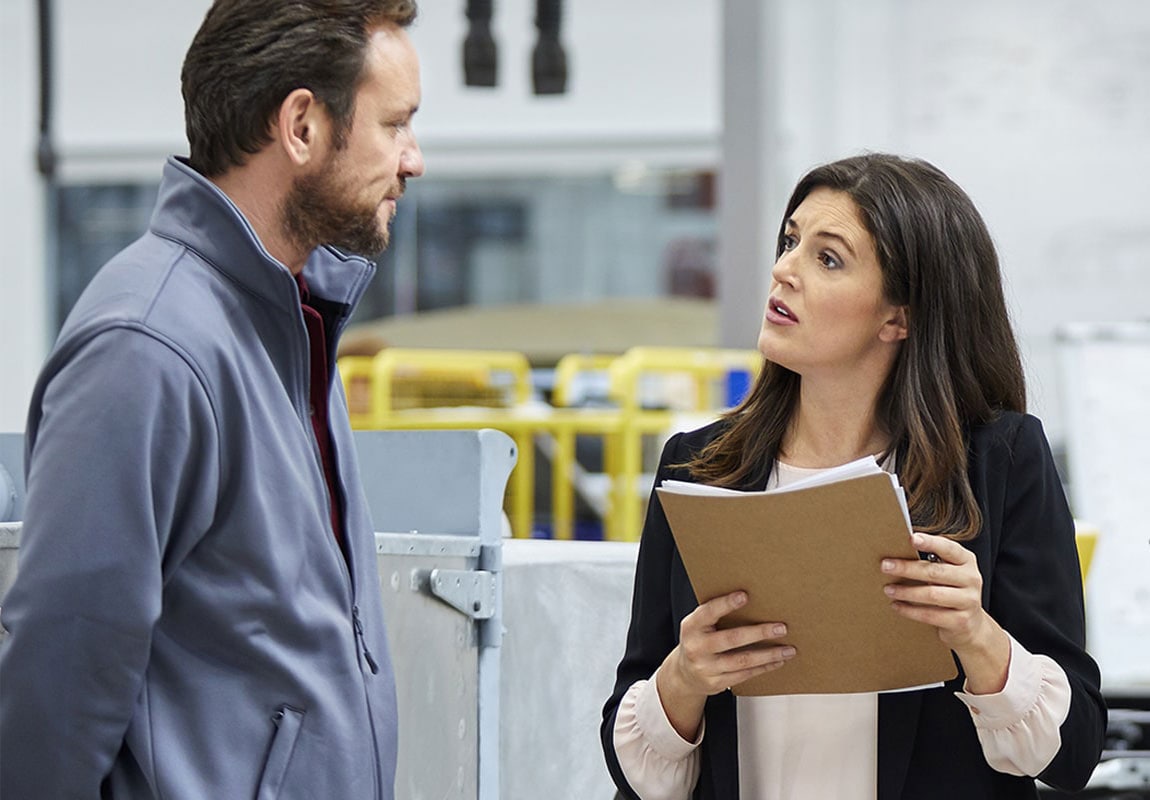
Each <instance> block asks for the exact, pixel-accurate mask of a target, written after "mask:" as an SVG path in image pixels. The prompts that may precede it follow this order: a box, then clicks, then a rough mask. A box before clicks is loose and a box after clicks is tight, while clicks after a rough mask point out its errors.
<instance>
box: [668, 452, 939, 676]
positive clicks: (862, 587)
mask: <svg viewBox="0 0 1150 800" xmlns="http://www.w3.org/2000/svg"><path fill="white" fill-rule="evenodd" d="M658 493H659V500H660V501H661V503H662V505H663V510H664V511H665V512H666V514H667V521H668V522H669V523H670V525H671V532H672V534H673V535H674V537H675V543H676V544H677V545H678V548H679V553H680V555H681V556H682V558H683V564H684V566H685V567H686V569H687V575H688V577H689V578H690V579H691V586H692V587H693V588H694V590H695V596H696V597H697V598H698V600H699V602H701V603H702V602H706V601H707V600H710V599H712V598H714V597H718V596H719V595H723V594H727V593H729V592H733V591H736V590H738V589H743V590H745V591H746V592H747V596H748V602H747V604H746V605H745V606H743V607H742V608H740V609H737V610H736V611H734V612H732V613H730V614H728V615H727V616H726V617H724V618H723V619H722V621H721V622H720V627H722V628H731V627H735V626H737V625H746V624H751V623H760V622H784V623H786V625H787V635H786V636H785V637H784V638H783V639H782V640H776V641H779V642H781V643H786V644H790V645H793V646H794V647H795V649H796V650H797V654H796V656H795V657H794V658H793V659H791V661H790V662H788V663H787V664H786V665H785V666H783V667H782V668H780V669H777V670H774V671H771V672H768V673H766V674H764V675H759V676H758V677H755V678H751V679H750V680H748V681H744V682H743V683H741V684H739V685H738V686H735V687H732V688H733V691H734V693H735V694H736V695H741V696H756V695H779V694H833V693H846V692H876V691H887V690H896V689H905V688H911V687H917V686H923V685H927V684H934V683H938V682H940V681H944V680H949V679H951V678H953V677H955V676H956V675H957V674H958V669H957V667H956V666H955V661H954V657H953V656H952V655H951V653H950V650H949V649H948V648H947V647H946V645H944V644H943V643H942V642H941V641H940V640H939V638H938V634H937V632H936V630H935V628H933V627H931V626H929V625H925V624H923V623H920V622H914V621H912V620H908V619H904V618H903V617H900V616H899V615H898V614H896V613H895V612H894V610H893V609H892V608H891V607H890V599H889V598H888V597H887V596H886V594H885V593H884V592H883V586H885V585H886V584H888V583H890V582H891V579H890V578H889V577H888V576H886V575H885V574H884V573H883V572H882V571H881V569H880V563H881V561H882V559H883V558H884V557H892V558H907V559H912V558H918V553H917V552H916V551H915V550H914V547H913V546H912V545H911V542H910V536H909V535H908V532H907V526H906V521H905V518H904V517H903V512H902V509H901V508H900V506H899V501H898V498H897V496H896V494H895V488H894V486H893V485H892V484H891V481H890V478H889V476H888V475H867V476H864V477H859V478H852V479H849V480H844V481H839V482H837V483H831V484H826V485H823V486H815V487H811V488H807V489H797V490H795V491H790V492H786V491H784V492H769V493H764V492H756V493H746V494H736V493H731V494H724V495H687V494H677V493H674V492H672V491H668V490H666V489H663V488H659V489H658Z"/></svg>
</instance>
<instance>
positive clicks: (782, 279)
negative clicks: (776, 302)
mask: <svg viewBox="0 0 1150 800" xmlns="http://www.w3.org/2000/svg"><path fill="white" fill-rule="evenodd" d="M771 279H772V280H774V281H775V282H776V283H786V284H789V285H793V282H794V279H795V251H794V250H784V251H783V252H782V253H780V254H779V257H778V258H776V259H775V264H774V266H772V267H771Z"/></svg>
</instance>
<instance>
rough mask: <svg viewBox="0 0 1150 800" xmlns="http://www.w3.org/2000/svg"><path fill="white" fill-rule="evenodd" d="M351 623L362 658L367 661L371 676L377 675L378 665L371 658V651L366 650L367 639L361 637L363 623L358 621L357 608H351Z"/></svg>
mask: <svg viewBox="0 0 1150 800" xmlns="http://www.w3.org/2000/svg"><path fill="white" fill-rule="evenodd" d="M351 622H352V625H353V626H354V627H355V635H356V636H357V637H358V638H359V644H360V646H361V647H362V648H363V657H364V660H366V661H367V666H368V668H369V669H370V670H371V674H372V675H378V674H379V664H377V663H375V659H374V658H372V657H371V651H370V650H368V649H367V639H366V637H364V635H363V623H362V622H360V621H359V606H352V607H351Z"/></svg>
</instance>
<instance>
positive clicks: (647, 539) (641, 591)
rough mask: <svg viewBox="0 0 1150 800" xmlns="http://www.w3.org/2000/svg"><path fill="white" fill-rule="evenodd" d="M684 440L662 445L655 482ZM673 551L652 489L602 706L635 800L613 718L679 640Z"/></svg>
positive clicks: (627, 793) (607, 739)
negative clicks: (620, 647) (626, 622)
mask: <svg viewBox="0 0 1150 800" xmlns="http://www.w3.org/2000/svg"><path fill="white" fill-rule="evenodd" d="M681 438H682V434H676V435H675V436H673V437H671V439H670V440H669V441H668V442H667V444H666V446H665V447H664V448H663V455H662V457H661V458H660V460H659V469H658V471H657V473H656V475H655V484H654V485H655V486H658V485H659V484H660V483H661V482H662V481H663V480H664V479H665V478H668V477H670V472H671V470H670V467H669V465H671V464H675V463H680V462H681V461H683V460H684V459H685V458H686V456H685V454H683V453H680V452H679V451H680V447H679V443H680V440H681ZM674 551H675V543H674V539H673V538H672V536H671V528H670V526H669V525H668V524H667V517H666V515H665V514H664V513H663V507H662V505H661V504H660V503H659V498H658V495H656V494H655V491H654V489H652V491H651V499H650V502H649V503H648V504H647V518H646V521H645V522H644V523H643V534H642V537H641V539H640V542H639V556H638V560H637V562H636V566H635V587H634V592H633V594H632V598H631V625H630V628H629V629H628V631H627V646H626V650H625V652H624V653H623V658H622V660H621V661H620V662H619V667H618V669H617V670H616V673H615V675H616V677H615V689H614V691H613V692H612V694H611V697H610V698H609V699H608V700H607V703H606V705H605V706H604V707H603V723H602V725H601V726H600V736H601V738H602V742H603V754H604V756H605V757H606V760H607V769H608V771H609V772H610V773H611V778H612V779H613V780H614V781H615V785H616V786H617V787H618V788H619V791H620V792H621V793H622V795H623V796H624V797H626V798H630V799H631V800H638V795H637V794H636V793H635V790H634V789H632V788H631V786H630V785H629V784H628V783H627V779H626V777H625V776H624V774H623V770H622V769H621V767H620V766H619V758H618V756H617V754H616V752H615V744H614V731H615V718H616V715H617V714H618V711H619V704H620V702H621V701H622V699H623V696H624V695H625V694H626V693H627V690H628V689H629V688H630V687H631V685H632V684H633V683H635V682H636V681H639V680H647V679H649V678H650V677H651V676H652V675H653V674H654V673H655V670H656V669H658V668H659V665H660V664H662V663H663V659H664V658H666V657H667V654H668V653H670V652H671V650H672V649H673V648H674V647H675V644H676V643H677V642H678V640H679V632H678V625H677V623H676V621H675V619H674V616H673V612H672V608H671V587H670V574H671V564H672V558H673V556H674Z"/></svg>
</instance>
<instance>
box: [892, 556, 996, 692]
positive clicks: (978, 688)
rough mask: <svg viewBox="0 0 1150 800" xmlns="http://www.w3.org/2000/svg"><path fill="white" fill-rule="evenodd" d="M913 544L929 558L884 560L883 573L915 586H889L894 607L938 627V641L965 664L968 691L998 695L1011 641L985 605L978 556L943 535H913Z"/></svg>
mask: <svg viewBox="0 0 1150 800" xmlns="http://www.w3.org/2000/svg"><path fill="white" fill-rule="evenodd" d="M911 541H912V543H913V545H914V548H915V549H916V550H918V551H920V552H922V553H926V554H928V557H929V560H925V561H924V560H921V559H916V560H910V559H898V558H886V559H883V562H882V571H883V572H884V573H886V574H887V575H890V576H891V577H894V578H899V579H902V580H906V581H916V582H917V583H911V584H905V583H891V584H888V585H887V586H886V587H885V591H886V594H887V596H888V597H890V598H891V600H892V601H893V602H892V604H891V605H892V607H893V608H894V610H895V612H896V613H898V614H899V615H901V616H903V617H906V618H907V619H913V620H915V621H917V622H925V623H926V624H927V625H933V626H934V627H935V628H937V629H938V638H939V639H941V640H942V641H943V643H944V644H946V646H947V647H949V648H950V649H951V650H953V651H954V652H955V653H956V654H957V655H958V657H959V660H960V661H962V664H963V670H964V672H966V675H967V679H968V683H969V684H971V686H970V691H972V692H974V693H976V694H986V693H989V692H997V691H1000V690H1001V689H1002V685H1003V684H1005V682H1006V670H1007V667H1008V666H1009V664H1010V639H1009V637H1007V635H1006V632H1005V631H1003V630H1002V628H1001V627H1000V626H999V625H998V623H997V622H995V621H994V619H993V618H992V617H991V616H990V615H989V614H988V613H986V610H985V609H983V607H982V573H981V572H979V570H978V561H977V559H976V558H975V556H974V553H972V552H970V551H969V550H967V549H966V548H965V547H963V546H962V545H961V544H959V543H958V542H955V541H952V540H950V539H947V538H946V537H944V536H931V535H928V534H924V533H915V534H913V536H912V537H911ZM935 559H937V560H935Z"/></svg>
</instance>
